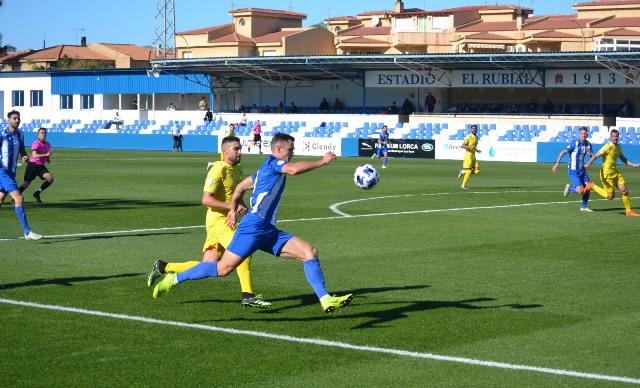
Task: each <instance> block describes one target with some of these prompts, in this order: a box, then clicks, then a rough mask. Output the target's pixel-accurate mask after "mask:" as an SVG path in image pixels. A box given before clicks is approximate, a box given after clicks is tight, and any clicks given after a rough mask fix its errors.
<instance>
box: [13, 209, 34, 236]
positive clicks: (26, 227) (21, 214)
mask: <svg viewBox="0 0 640 388" xmlns="http://www.w3.org/2000/svg"><path fill="white" fill-rule="evenodd" d="M14 209H16V214H17V215H18V219H19V220H20V223H21V224H22V229H23V230H24V234H29V233H31V229H29V223H28V222H27V214H26V213H25V212H24V207H23V206H22V205H20V206H16V207H15V208H14Z"/></svg>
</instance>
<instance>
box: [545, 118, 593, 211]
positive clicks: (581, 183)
mask: <svg viewBox="0 0 640 388" xmlns="http://www.w3.org/2000/svg"><path fill="white" fill-rule="evenodd" d="M588 132H589V130H588V129H587V127H580V139H579V140H576V141H574V142H572V143H570V144H569V145H567V147H566V148H565V149H563V150H562V151H560V154H559V155H558V160H556V163H555V164H554V165H553V167H551V171H553V172H556V171H558V165H559V164H560V159H562V157H563V156H564V155H565V154H569V169H568V174H569V180H570V181H571V183H567V185H566V186H565V187H564V196H565V197H567V196H568V195H569V193H570V192H571V193H576V194H578V195H581V194H582V206H581V207H580V211H583V212H592V211H593V210H591V209H589V208H588V207H587V202H589V191H591V189H592V188H593V185H594V183H593V182H591V180H590V179H589V174H587V169H586V168H584V157H585V156H587V155H589V156H592V155H593V151H592V149H591V143H590V142H589V141H588V140H587V135H588Z"/></svg>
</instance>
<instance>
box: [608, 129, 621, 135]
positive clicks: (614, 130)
mask: <svg viewBox="0 0 640 388" xmlns="http://www.w3.org/2000/svg"><path fill="white" fill-rule="evenodd" d="M614 132H615V133H617V134H620V133H619V132H618V130H617V129H612V130H611V131H609V133H610V134H611V133H614Z"/></svg>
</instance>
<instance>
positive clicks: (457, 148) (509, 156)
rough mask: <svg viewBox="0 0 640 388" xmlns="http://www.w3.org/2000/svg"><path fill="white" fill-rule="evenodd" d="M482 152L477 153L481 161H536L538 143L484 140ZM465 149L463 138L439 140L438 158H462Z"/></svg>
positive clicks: (481, 147)
mask: <svg viewBox="0 0 640 388" xmlns="http://www.w3.org/2000/svg"><path fill="white" fill-rule="evenodd" d="M478 149H480V151H482V152H480V153H476V158H477V159H478V160H479V161H483V160H491V161H500V162H536V161H537V145H536V143H533V142H521V141H520V142H518V141H482V140H480V142H479V143H478ZM464 153H465V150H464V148H462V140H459V141H451V140H447V141H442V142H438V145H437V147H436V151H435V154H436V159H449V160H456V159H458V160H462V159H463V158H464Z"/></svg>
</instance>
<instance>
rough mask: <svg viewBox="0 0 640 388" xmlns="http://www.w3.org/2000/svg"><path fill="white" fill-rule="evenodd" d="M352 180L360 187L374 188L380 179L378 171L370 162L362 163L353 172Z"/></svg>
mask: <svg viewBox="0 0 640 388" xmlns="http://www.w3.org/2000/svg"><path fill="white" fill-rule="evenodd" d="M353 181H354V182H355V184H356V186H358V187H359V188H361V189H365V190H369V189H372V188H374V187H375V186H376V185H377V184H378V182H379V181H380V173H378V170H376V168H375V167H373V166H372V165H370V164H363V165H361V166H358V168H356V171H355V172H354V173H353Z"/></svg>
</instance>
